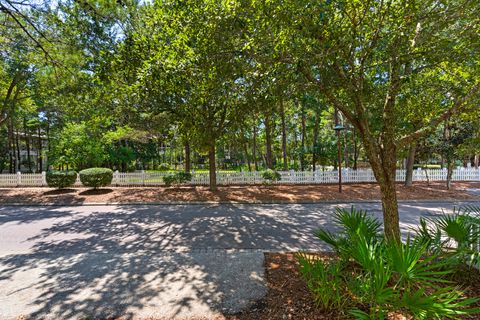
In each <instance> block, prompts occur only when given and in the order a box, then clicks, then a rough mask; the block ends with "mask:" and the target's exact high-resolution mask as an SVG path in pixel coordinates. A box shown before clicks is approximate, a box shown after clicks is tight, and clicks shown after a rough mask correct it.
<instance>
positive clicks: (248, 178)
mask: <svg viewBox="0 0 480 320" xmlns="http://www.w3.org/2000/svg"><path fill="white" fill-rule="evenodd" d="M168 174H169V173H168V172H132V173H124V172H115V173H114V175H113V181H112V185H113V186H119V187H120V186H121V187H135V186H161V185H163V184H164V183H163V177H164V176H165V175H168ZM280 174H281V180H280V181H278V182H276V184H325V183H337V182H338V172H337V171H315V172H313V171H280ZM192 176H193V178H192V181H191V182H190V185H208V182H209V175H208V172H192ZM446 178H447V171H446V170H442V169H428V170H420V169H419V170H415V171H414V172H413V181H427V180H429V181H445V180H446ZM404 180H405V170H397V181H404ZM452 180H453V181H480V169H474V168H457V169H455V170H454V172H453V177H452ZM342 181H343V182H345V183H358V182H375V181H376V180H375V177H374V175H373V172H372V170H369V169H362V170H356V171H355V170H348V169H345V170H342ZM263 182H264V180H263V178H262V173H261V172H221V171H220V172H217V184H219V185H253V184H261V183H263ZM46 185H47V182H46V175H45V172H44V173H16V174H0V187H43V186H46ZM75 186H76V187H79V186H81V183H80V180H79V179H78V178H77V181H76V183H75Z"/></svg>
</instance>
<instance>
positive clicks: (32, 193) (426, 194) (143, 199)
mask: <svg viewBox="0 0 480 320" xmlns="http://www.w3.org/2000/svg"><path fill="white" fill-rule="evenodd" d="M477 188H480V183H478V182H456V183H454V184H453V189H452V190H447V189H446V188H445V186H444V184H443V183H442V184H441V183H432V184H430V185H427V184H426V183H416V184H414V186H413V187H409V188H408V187H405V186H403V185H401V184H398V185H397V195H398V199H400V200H435V199H438V200H478V199H480V197H479V196H478V195H477V196H475V195H474V194H472V193H469V192H468V191H467V189H477ZM378 199H380V189H379V187H378V185H377V184H367V183H364V184H347V185H344V187H343V192H342V193H339V192H338V186H337V185H279V186H270V187H266V186H261V185H254V186H228V187H219V188H218V191H214V192H212V191H210V190H208V187H203V186H201V187H200V186H197V187H195V186H193V187H180V188H164V187H135V188H104V189H98V190H89V189H85V188H75V189H68V190H66V191H62V190H56V189H49V188H0V203H27V204H37V203H40V204H42V203H44V204H47V203H48V204H50V203H56V204H81V203H155V202H202V201H220V202H248V203H255V202H276V201H284V202H297V201H298V202H316V201H332V200H338V201H349V200H378Z"/></svg>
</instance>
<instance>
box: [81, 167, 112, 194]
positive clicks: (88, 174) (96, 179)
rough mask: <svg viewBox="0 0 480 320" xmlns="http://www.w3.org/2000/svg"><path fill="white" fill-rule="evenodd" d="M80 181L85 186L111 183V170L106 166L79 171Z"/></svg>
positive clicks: (100, 185)
mask: <svg viewBox="0 0 480 320" xmlns="http://www.w3.org/2000/svg"><path fill="white" fill-rule="evenodd" d="M79 175H80V181H81V182H82V184H83V185H84V186H85V187H90V188H94V189H97V188H100V187H105V186H108V185H109V184H111V183H112V179H113V171H112V170H111V169H108V168H90V169H85V170H82V171H80V172H79Z"/></svg>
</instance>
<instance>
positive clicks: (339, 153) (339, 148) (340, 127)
mask: <svg viewBox="0 0 480 320" xmlns="http://www.w3.org/2000/svg"><path fill="white" fill-rule="evenodd" d="M344 129H345V127H344V126H343V125H341V124H340V123H339V121H338V110H337V109H335V127H333V130H335V132H336V134H337V161H338V192H339V193H342V145H341V141H340V132H341V131H342V130H344Z"/></svg>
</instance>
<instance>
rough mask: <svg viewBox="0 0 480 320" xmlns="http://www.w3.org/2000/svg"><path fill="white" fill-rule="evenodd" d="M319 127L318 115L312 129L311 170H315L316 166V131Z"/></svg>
mask: <svg viewBox="0 0 480 320" xmlns="http://www.w3.org/2000/svg"><path fill="white" fill-rule="evenodd" d="M319 126H320V114H317V115H316V116H315V125H314V127H313V143H312V168H313V171H315V170H316V165H317V151H318V150H317V149H318V129H319Z"/></svg>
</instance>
